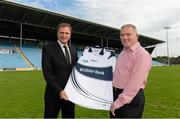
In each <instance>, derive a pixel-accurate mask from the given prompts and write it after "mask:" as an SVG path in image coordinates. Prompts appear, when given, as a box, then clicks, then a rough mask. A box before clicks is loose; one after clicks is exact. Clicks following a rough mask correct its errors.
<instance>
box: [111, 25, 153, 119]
mask: <svg viewBox="0 0 180 119" xmlns="http://www.w3.org/2000/svg"><path fill="white" fill-rule="evenodd" d="M138 36H139V35H138V33H137V29H136V27H135V26H134V25H132V24H125V25H123V26H122V27H121V31H120V39H121V43H122V45H123V46H124V50H123V51H122V52H121V53H120V55H119V56H118V59H117V61H116V66H115V71H114V74H113V98H114V102H113V103H112V105H111V114H110V117H111V118H121V117H122V118H141V117H142V114H143V110H144V104H145V97H144V88H145V86H146V84H147V77H148V73H149V71H150V69H151V61H152V60H151V55H150V54H149V53H148V52H147V51H146V50H145V49H144V48H143V47H142V46H141V45H140V43H139V42H138Z"/></svg>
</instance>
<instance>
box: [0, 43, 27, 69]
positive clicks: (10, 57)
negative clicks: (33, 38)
mask: <svg viewBox="0 0 180 119" xmlns="http://www.w3.org/2000/svg"><path fill="white" fill-rule="evenodd" d="M0 48H1V49H2V48H3V49H13V50H15V46H14V45H13V44H12V43H9V42H1V43H0ZM16 67H21V68H25V67H28V66H27V64H26V63H25V61H24V60H23V59H22V57H21V55H20V54H19V53H18V52H16V50H15V52H13V53H0V68H16Z"/></svg>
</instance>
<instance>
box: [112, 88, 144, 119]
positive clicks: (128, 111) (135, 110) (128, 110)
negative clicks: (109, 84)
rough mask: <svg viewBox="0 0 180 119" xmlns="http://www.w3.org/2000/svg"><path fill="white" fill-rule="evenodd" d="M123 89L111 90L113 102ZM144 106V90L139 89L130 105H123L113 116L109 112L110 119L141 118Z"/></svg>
mask: <svg viewBox="0 0 180 119" xmlns="http://www.w3.org/2000/svg"><path fill="white" fill-rule="evenodd" d="M122 91H123V89H117V88H113V100H114V101H115V100H116V99H117V98H118V96H119V94H120V93H122ZM144 104H145V96H144V90H143V89H140V90H139V92H138V93H137V95H136V96H135V97H134V98H133V100H132V101H131V103H129V104H125V105H124V106H122V107H120V108H119V109H116V110H115V116H113V115H112V114H111V112H110V118H142V114H143V110H144Z"/></svg>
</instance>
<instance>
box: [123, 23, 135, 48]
mask: <svg viewBox="0 0 180 119" xmlns="http://www.w3.org/2000/svg"><path fill="white" fill-rule="evenodd" d="M120 39H121V43H122V44H123V46H124V47H125V48H130V47H131V46H133V45H134V44H136V43H137V42H138V34H137V30H136V28H135V27H133V26H130V25H129V26H124V27H122V28H121V31H120Z"/></svg>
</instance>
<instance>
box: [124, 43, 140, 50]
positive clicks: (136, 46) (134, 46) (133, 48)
mask: <svg viewBox="0 0 180 119" xmlns="http://www.w3.org/2000/svg"><path fill="white" fill-rule="evenodd" d="M139 46H140V43H139V42H137V43H136V44H134V45H133V46H131V47H130V48H127V49H126V48H124V49H125V50H126V51H135V50H136V49H137V48H138V47H139Z"/></svg>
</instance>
